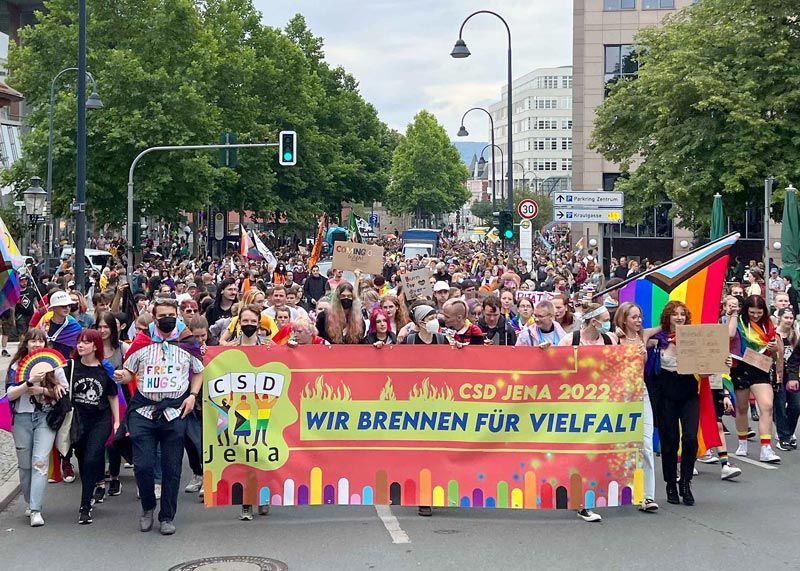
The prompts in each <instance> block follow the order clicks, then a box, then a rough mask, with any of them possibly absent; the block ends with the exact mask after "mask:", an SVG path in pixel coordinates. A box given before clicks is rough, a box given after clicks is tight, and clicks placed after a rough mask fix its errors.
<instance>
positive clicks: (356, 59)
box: [254, 0, 572, 140]
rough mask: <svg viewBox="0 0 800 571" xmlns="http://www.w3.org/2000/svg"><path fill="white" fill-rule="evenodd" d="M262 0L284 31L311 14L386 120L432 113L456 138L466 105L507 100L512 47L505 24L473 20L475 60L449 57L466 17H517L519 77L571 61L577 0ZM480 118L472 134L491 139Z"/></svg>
mask: <svg viewBox="0 0 800 571" xmlns="http://www.w3.org/2000/svg"><path fill="white" fill-rule="evenodd" d="M254 1H255V5H256V7H257V8H258V9H259V10H260V11H261V13H262V14H263V19H264V23H266V24H268V25H271V26H276V27H284V26H285V24H286V22H287V21H288V20H289V19H290V18H291V17H292V16H293V15H294V14H296V13H298V12H299V13H301V14H303V15H304V16H305V18H306V21H307V23H308V26H309V28H310V29H311V31H312V32H313V33H314V35H316V36H322V37H323V38H324V40H325V48H324V49H325V55H326V59H327V61H328V62H330V63H331V64H333V65H342V66H344V67H345V69H347V71H349V72H350V73H351V74H353V75H354V76H355V77H356V79H357V80H358V81H359V83H360V89H361V94H362V95H363V96H364V98H365V99H366V100H367V101H369V102H371V103H372V104H373V105H375V107H376V108H377V109H378V113H379V115H380V117H381V119H382V120H383V121H385V122H386V123H387V124H388V125H389V126H390V127H392V128H394V129H397V130H399V131H401V132H405V129H406V126H407V125H408V123H409V122H411V121H412V120H413V118H414V115H415V114H416V113H417V112H418V111H419V110H420V109H427V110H428V111H431V112H432V113H434V115H436V117H437V119H438V120H439V122H440V123H441V124H442V125H443V126H444V128H445V129H446V130H447V131H448V133H450V135H451V137H452V138H453V139H455V138H456V137H455V134H456V132H457V131H458V126H459V121H460V120H461V116H462V114H463V113H464V111H466V110H467V109H469V108H470V107H473V106H487V105H489V104H490V103H492V102H494V101H495V100H499V98H500V89H501V87H502V86H503V85H505V83H506V47H507V39H506V31H505V28H504V27H503V23H502V22H501V21H500V20H498V19H497V18H495V17H494V16H491V15H488V14H487V15H481V14H479V15H477V16H475V17H473V18H472V19H471V20H470V21H469V22H468V23H467V25H466V26H465V29H464V40H465V41H466V42H467V46H468V47H469V49H470V51H471V52H472V56H470V57H469V58H467V59H461V60H457V59H453V58H451V57H450V51H451V50H452V48H453V43H454V42H455V41H456V39H458V28H459V26H460V25H461V22H462V21H463V19H464V18H466V17H467V16H468V15H469V14H471V13H472V12H474V11H475V10H482V9H486V10H493V11H495V12H498V13H499V14H500V15H501V16H503V17H504V18H505V19H506V21H507V22H508V23H509V26H510V27H511V35H512V42H513V43H512V48H513V66H514V67H513V73H514V78H515V79H516V78H518V77H520V76H521V75H524V74H525V73H527V72H529V71H531V70H533V69H536V68H538V67H551V66H560V65H572V2H571V1H570V0H495V1H483V2H478V1H477V0H424V1H422V0H360V1H356V0H294V1H288V2H276V1H274V0H254ZM481 115H483V114H481V113H478V112H474V113H471V114H470V115H469V117H468V118H467V120H466V126H467V129H468V130H469V131H470V137H469V138H468V139H469V140H486V139H487V138H488V132H489V127H488V123H487V119H486V117H485V115H484V116H483V118H481ZM462 140H467V139H462Z"/></svg>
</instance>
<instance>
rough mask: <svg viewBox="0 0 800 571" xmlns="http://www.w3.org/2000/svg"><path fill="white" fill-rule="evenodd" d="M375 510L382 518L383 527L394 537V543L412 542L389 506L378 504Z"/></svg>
mask: <svg viewBox="0 0 800 571" xmlns="http://www.w3.org/2000/svg"><path fill="white" fill-rule="evenodd" d="M375 511H376V512H377V513H378V517H379V518H381V521H382V522H383V527H385V528H386V531H388V532H389V535H390V536H391V537H392V543H411V540H410V539H409V538H408V534H407V533H406V532H405V531H403V529H402V528H401V527H400V522H399V521H397V518H396V517H394V515H392V510H391V508H390V507H389V506H382V505H376V506H375Z"/></svg>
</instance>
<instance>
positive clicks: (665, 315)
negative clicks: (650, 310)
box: [643, 300, 772, 332]
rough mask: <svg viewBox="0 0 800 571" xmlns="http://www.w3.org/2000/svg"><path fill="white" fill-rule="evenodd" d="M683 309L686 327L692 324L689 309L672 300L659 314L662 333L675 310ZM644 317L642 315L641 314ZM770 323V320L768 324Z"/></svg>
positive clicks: (683, 304) (667, 329) (681, 303)
mask: <svg viewBox="0 0 800 571" xmlns="http://www.w3.org/2000/svg"><path fill="white" fill-rule="evenodd" d="M677 309H683V312H684V313H685V314H686V323H685V324H686V325H691V324H692V312H691V311H689V308H688V307H687V306H686V304H685V303H683V302H682V301H678V300H672V301H670V302H669V303H667V305H665V306H664V310H663V311H662V312H661V319H660V320H659V322H660V325H661V330H662V331H667V332H668V331H669V318H670V317H672V314H673V313H675V310H677ZM643 315H644V314H643ZM771 322H772V321H771V320H770V323H771Z"/></svg>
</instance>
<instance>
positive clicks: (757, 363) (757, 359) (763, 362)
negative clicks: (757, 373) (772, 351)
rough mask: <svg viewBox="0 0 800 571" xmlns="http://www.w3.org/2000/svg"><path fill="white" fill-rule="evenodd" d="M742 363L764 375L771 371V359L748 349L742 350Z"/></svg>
mask: <svg viewBox="0 0 800 571" xmlns="http://www.w3.org/2000/svg"><path fill="white" fill-rule="evenodd" d="M742 361H744V362H745V363H747V364H748V365H752V366H753V367H755V368H756V369H760V370H762V371H764V372H765V373H769V372H770V370H771V369H772V357H771V356H769V355H764V353H759V352H758V351H753V350H752V349H751V348H750V347H748V348H747V349H745V350H744V355H742Z"/></svg>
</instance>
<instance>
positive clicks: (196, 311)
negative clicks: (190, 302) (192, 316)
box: [183, 307, 198, 313]
mask: <svg viewBox="0 0 800 571" xmlns="http://www.w3.org/2000/svg"><path fill="white" fill-rule="evenodd" d="M183 312H184V313H198V310H196V309H195V308H193V307H187V308H185V309H184V310H183Z"/></svg>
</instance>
